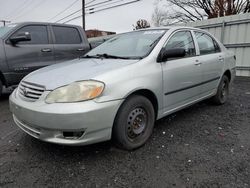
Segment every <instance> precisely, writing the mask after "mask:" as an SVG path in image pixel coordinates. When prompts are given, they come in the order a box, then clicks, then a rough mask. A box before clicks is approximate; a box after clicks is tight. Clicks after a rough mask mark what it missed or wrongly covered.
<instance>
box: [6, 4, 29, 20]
mask: <svg viewBox="0 0 250 188" xmlns="http://www.w3.org/2000/svg"><path fill="white" fill-rule="evenodd" d="M31 1H32V0H26V1H24V3H22V5H21V6H18V7H17V8H16V9H14V10H12V11H11V12H10V13H9V14H8V15H7V16H6V17H9V18H11V17H10V16H12V15H13V14H15V15H17V14H20V13H21V12H22V11H23V10H24V9H25V7H26V6H29V5H30V3H32V2H31Z"/></svg>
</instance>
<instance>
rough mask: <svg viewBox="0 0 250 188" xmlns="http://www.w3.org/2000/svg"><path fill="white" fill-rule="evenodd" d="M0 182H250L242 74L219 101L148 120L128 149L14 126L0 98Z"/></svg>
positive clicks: (249, 87)
mask: <svg viewBox="0 0 250 188" xmlns="http://www.w3.org/2000/svg"><path fill="white" fill-rule="evenodd" d="M0 138H1V139H0V187H157V188H158V187H250V178H249V177H250V79H249V78H248V79H247V78H237V79H236V81H235V82H234V84H233V87H232V89H231V95H230V100H229V101H228V102H227V103H226V104H225V105H223V106H214V105H212V104H210V103H209V102H201V103H199V104H197V105H194V106H192V107H190V108H188V109H185V110H182V111H180V112H177V113H175V114H172V115H170V116H168V117H166V118H164V119H162V120H159V121H158V122H157V123H156V126H155V129H154V133H153V135H152V137H151V139H150V140H149V141H148V142H147V144H146V145H145V146H144V147H142V148H140V149H138V150H136V151H133V152H127V151H122V150H119V149H116V148H115V147H114V145H113V144H112V143H111V142H105V143H101V144H96V145H91V146H86V147H64V146H58V145H53V144H49V143H44V142H41V141H38V140H36V139H33V138H31V137H30V136H28V135H26V134H25V133H23V132H22V131H20V130H19V129H18V128H17V127H16V126H15V125H14V123H13V121H12V118H11V114H10V112H9V109H8V96H4V97H2V98H1V99H0Z"/></svg>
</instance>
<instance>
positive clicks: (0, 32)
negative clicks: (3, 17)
mask: <svg viewBox="0 0 250 188" xmlns="http://www.w3.org/2000/svg"><path fill="white" fill-rule="evenodd" d="M15 26H16V25H15V24H10V25H7V26H2V27H0V37H2V36H4V35H5V34H6V33H7V32H8V31H10V30H11V29H12V28H13V27H15Z"/></svg>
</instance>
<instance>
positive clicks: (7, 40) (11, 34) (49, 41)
mask: <svg viewBox="0 0 250 188" xmlns="http://www.w3.org/2000/svg"><path fill="white" fill-rule="evenodd" d="M29 26H42V27H46V31H47V39H48V43H39V44H29V43H22V44H20V45H48V44H51V40H50V35H49V29H48V26H47V25H43V24H28V25H23V26H21V27H19V28H17V29H16V30H14V31H13V32H12V33H10V34H9V35H8V36H7V37H6V39H5V43H6V44H10V40H9V39H10V37H12V36H13V35H14V34H16V33H17V32H18V31H20V30H21V29H23V28H24V27H29ZM31 40H32V39H31Z"/></svg>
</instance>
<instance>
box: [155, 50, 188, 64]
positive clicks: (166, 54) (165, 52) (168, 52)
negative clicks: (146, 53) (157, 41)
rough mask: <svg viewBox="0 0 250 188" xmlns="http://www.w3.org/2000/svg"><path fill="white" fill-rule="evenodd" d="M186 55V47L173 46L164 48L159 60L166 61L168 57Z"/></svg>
mask: <svg viewBox="0 0 250 188" xmlns="http://www.w3.org/2000/svg"><path fill="white" fill-rule="evenodd" d="M185 55H186V51H185V49H184V48H172V49H165V48H163V49H162V51H161V53H160V55H159V57H158V59H157V61H158V62H164V61H167V59H169V58H178V57H184V56H185Z"/></svg>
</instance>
